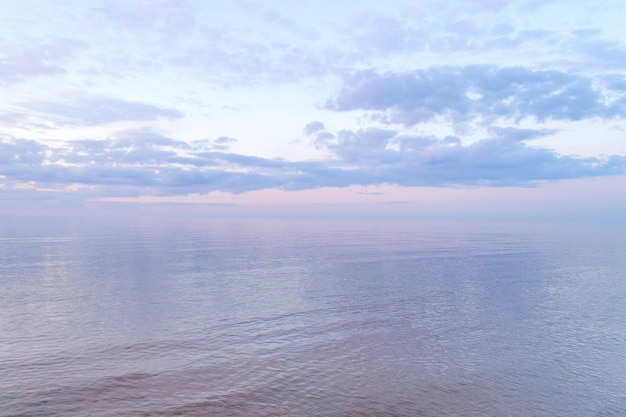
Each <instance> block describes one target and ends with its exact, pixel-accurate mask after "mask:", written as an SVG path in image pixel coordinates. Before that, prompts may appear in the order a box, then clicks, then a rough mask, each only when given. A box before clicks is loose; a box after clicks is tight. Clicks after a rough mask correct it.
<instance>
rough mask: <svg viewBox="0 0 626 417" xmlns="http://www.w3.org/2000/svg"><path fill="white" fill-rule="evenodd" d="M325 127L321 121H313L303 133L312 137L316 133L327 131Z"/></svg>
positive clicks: (305, 127)
mask: <svg viewBox="0 0 626 417" xmlns="http://www.w3.org/2000/svg"><path fill="white" fill-rule="evenodd" d="M325 129H326V128H325V126H324V123H322V122H320V121H317V120H315V121H313V122H310V123H307V124H306V126H304V129H303V132H304V134H305V135H307V136H310V135H312V134H314V133H317V132H319V131H321V130H325Z"/></svg>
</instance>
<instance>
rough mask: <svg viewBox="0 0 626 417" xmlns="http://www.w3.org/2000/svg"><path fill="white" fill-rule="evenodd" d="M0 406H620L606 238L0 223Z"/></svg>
mask: <svg viewBox="0 0 626 417" xmlns="http://www.w3.org/2000/svg"><path fill="white" fill-rule="evenodd" d="M0 232H1V233H0V415H1V416H46V417H48V416H93V417H96V416H218V417H219V416H320V417H326V416H328V417H331V416H333V417H335V416H337V417H338V416H345V417H347V416H382V417H385V416H388V417H391V416H397V417H408V416H481V417H482V416H581V417H582V416H585V417H587V416H624V415H626V233H624V232H625V230H624V229H623V228H622V229H621V230H619V229H615V228H607V227H596V228H593V227H587V228H581V227H576V228H556V227H552V226H545V225H543V226H541V227H539V226H537V227H532V228H529V227H522V226H515V227H513V226H507V225H498V226H493V225H492V226H480V225H467V224H460V223H451V224H429V223H417V222H415V223H402V222H378V221H374V222H370V223H367V222H356V221H353V222H345V221H343V222H341V221H320V220H316V221H309V222H307V221H296V220H289V221H277V220H255V221H245V220H228V221H224V220H193V221H191V220H189V221H183V220H171V219H170V220H154V221H151V220H147V219H144V220H141V221H137V222H127V223H125V222H123V221H122V220H118V221H116V222H114V221H109V222H104V223H103V222H102V221H94V222H93V223H89V222H72V221H66V222H59V221H57V222H44V221H41V222H40V223H39V224H33V223H24V224H16V223H12V222H9V221H6V222H4V223H0Z"/></svg>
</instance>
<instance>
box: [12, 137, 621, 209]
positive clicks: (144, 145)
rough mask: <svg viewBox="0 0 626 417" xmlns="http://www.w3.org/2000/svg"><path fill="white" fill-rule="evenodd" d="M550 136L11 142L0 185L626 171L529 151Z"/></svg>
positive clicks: (479, 181) (472, 178) (481, 178)
mask: <svg viewBox="0 0 626 417" xmlns="http://www.w3.org/2000/svg"><path fill="white" fill-rule="evenodd" d="M543 134H547V132H544V131H532V130H524V129H494V130H493V137H491V138H487V139H484V140H481V141H478V142H475V143H473V144H471V145H463V144H462V142H461V140H460V139H459V138H457V137H453V136H452V137H446V138H443V139H440V138H437V137H434V136H410V135H402V134H399V133H398V132H396V131H394V130H389V129H372V128H370V129H363V130H358V131H351V130H342V131H340V132H337V133H336V134H335V135H332V136H333V137H332V138H330V139H328V141H327V144H326V145H325V146H326V148H327V149H328V150H329V151H330V152H332V153H333V154H334V155H336V158H335V159H330V160H325V161H304V162H302V161H300V162H297V161H296V162H294V161H285V160H282V159H267V158H260V157H254V156H247V155H239V154H234V153H226V152H219V151H215V150H214V148H213V147H212V146H213V145H212V143H213V141H206V140H205V141H198V142H192V143H190V144H187V143H185V142H181V141H177V140H173V139H169V138H167V137H164V136H161V135H158V134H156V133H154V132H151V131H148V130H140V131H139V132H134V133H133V132H129V131H126V132H123V133H122V134H120V135H119V137H117V138H113V139H109V140H83V141H75V142H68V143H66V144H65V145H64V146H60V147H52V146H50V145H45V144H42V143H38V142H36V141H32V140H20V139H10V138H5V139H1V140H0V183H1V184H3V187H4V189H5V190H8V189H16V188H20V187H21V186H23V184H30V185H31V186H34V187H39V188H46V189H50V188H63V187H64V186H69V185H76V184H79V185H82V186H84V187H86V189H87V190H88V193H89V195H90V196H92V197H93V196H109V195H118V196H119V195H142V194H151V195H185V194H189V193H205V192H210V191H216V190H221V191H228V192H233V193H241V192H246V191H252V190H259V189H267V188H279V189H284V190H300V189H310V188H317V187H323V186H330V187H344V186H349V185H373V184H384V183H389V184H399V185H404V186H470V185H490V186H504V185H517V186H520V185H521V186H525V185H531V184H533V182H535V181H540V180H558V179H567V178H581V177H593V176H605V175H619V174H624V173H625V172H626V157H623V156H612V157H610V158H606V159H601V158H577V157H571V156H562V155H558V154H556V153H554V152H553V151H551V150H548V149H542V148H535V147H529V146H527V145H526V144H525V142H524V141H525V140H530V139H532V138H535V137H540V136H541V135H543ZM218 141H219V138H218ZM85 192H87V191H85Z"/></svg>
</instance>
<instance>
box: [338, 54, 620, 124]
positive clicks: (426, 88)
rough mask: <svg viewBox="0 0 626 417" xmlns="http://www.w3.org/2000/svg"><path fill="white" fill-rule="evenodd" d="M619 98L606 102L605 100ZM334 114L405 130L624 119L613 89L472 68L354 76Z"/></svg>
mask: <svg viewBox="0 0 626 417" xmlns="http://www.w3.org/2000/svg"><path fill="white" fill-rule="evenodd" d="M607 93H609V94H615V95H617V96H618V97H619V98H618V99H617V100H614V101H612V102H606V100H605V99H604V95H605V94H607ZM326 108H327V109H329V110H334V111H349V110H375V111H378V112H379V113H378V118H379V120H382V121H386V122H388V123H401V124H404V125H406V126H410V125H415V124H418V123H422V122H428V121H431V120H433V119H436V118H443V119H445V120H452V121H456V122H462V121H467V120H470V119H473V118H478V117H480V118H482V119H483V120H485V121H491V120H494V119H496V118H505V119H509V120H517V121H519V120H522V119H525V118H531V117H532V118H534V119H536V120H538V121H540V122H543V121H546V120H581V119H585V118H592V117H602V118H610V117H616V116H623V115H625V114H626V96H625V95H624V94H623V90H621V89H612V88H611V85H607V86H605V88H604V89H603V90H601V89H600V88H598V87H597V86H596V85H595V84H594V80H593V79H591V78H589V77H585V76H582V75H576V74H571V73H566V72H562V71H556V70H531V69H527V68H521V67H507V68H498V67H494V66H485V65H472V66H465V67H433V68H428V69H421V70H416V71H409V72H387V73H382V74H381V73H378V72H376V71H372V70H367V71H358V72H355V73H354V74H352V75H351V76H350V77H348V78H347V79H346V80H345V83H344V87H343V88H342V89H341V91H339V93H338V94H337V95H336V96H335V97H333V98H331V99H330V100H329V101H328V102H327V103H326Z"/></svg>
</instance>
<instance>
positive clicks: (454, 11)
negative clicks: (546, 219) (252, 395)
mask: <svg viewBox="0 0 626 417" xmlns="http://www.w3.org/2000/svg"><path fill="white" fill-rule="evenodd" d="M625 16H626V3H625V2H624V1H622V0H616V1H613V0H604V1H602V2H589V1H582V0H581V1H579V0H541V1H538V0H464V1H421V0H414V1H393V0H390V1H385V2H382V1H358V2H357V1H325V0H321V1H316V2H312V1H311V2H309V1H290V0H280V1H279V0H274V1H245V0H241V1H237V0H233V1H225V0H224V1H217V0H216V1H185V0H141V1H132V0H124V1H121V0H120V1H110V0H108V1H95V0H76V1H70V0H54V1H52V0H49V1H47V0H22V1H16V2H9V1H5V2H1V3H0V204H2V205H3V206H4V210H5V211H19V210H20V208H22V207H35V206H37V207H46V206H51V207H52V206H55V207H59V206H61V207H73V206H76V207H78V206H84V205H85V204H87V205H89V204H94V202H102V204H104V203H105V202H107V204H109V205H110V204H114V202H115V203H116V204H123V203H124V204H137V203H149V202H151V203H194V204H199V203H201V204H202V205H203V206H210V205H213V206H215V207H221V208H222V209H223V208H224V207H257V208H258V209H259V210H264V209H263V208H264V207H265V208H266V207H268V206H269V205H275V206H276V207H278V206H283V207H292V209H294V210H303V211H309V212H315V210H316V209H317V208H320V207H324V210H328V211H329V212H330V211H333V210H337V211H339V212H350V211H351V210H353V209H355V208H356V207H359V210H365V211H368V210H369V211H372V212H377V211H380V212H389V213H396V214H397V213H403V214H407V213H419V212H420V211H421V212H423V213H428V214H429V215H433V214H436V213H438V212H439V213H441V212H448V211H450V212H455V213H457V214H458V213H463V212H464V211H476V210H478V211H480V210H483V212H484V213H491V214H494V213H498V212H501V211H502V210H504V211H508V212H511V213H519V212H520V211H524V210H525V208H527V210H528V211H536V212H546V210H548V211H551V213H553V214H554V213H559V212H561V211H562V212H568V210H569V211H571V210H572V207H577V208H579V209H580V210H579V211H580V213H583V214H585V215H586V214H590V213H591V214H595V215H596V216H602V215H607V216H609V217H610V218H614V219H615V218H620V217H621V218H623V214H622V213H624V212H625V210H626V31H625V30H624V23H623V22H624V17H625ZM304 207H307V208H306V209H304ZM329 207H331V208H332V209H330V208H329ZM226 210H227V211H228V209H226ZM1 211H2V209H0V212H1ZM527 214H528V213H527Z"/></svg>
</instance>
